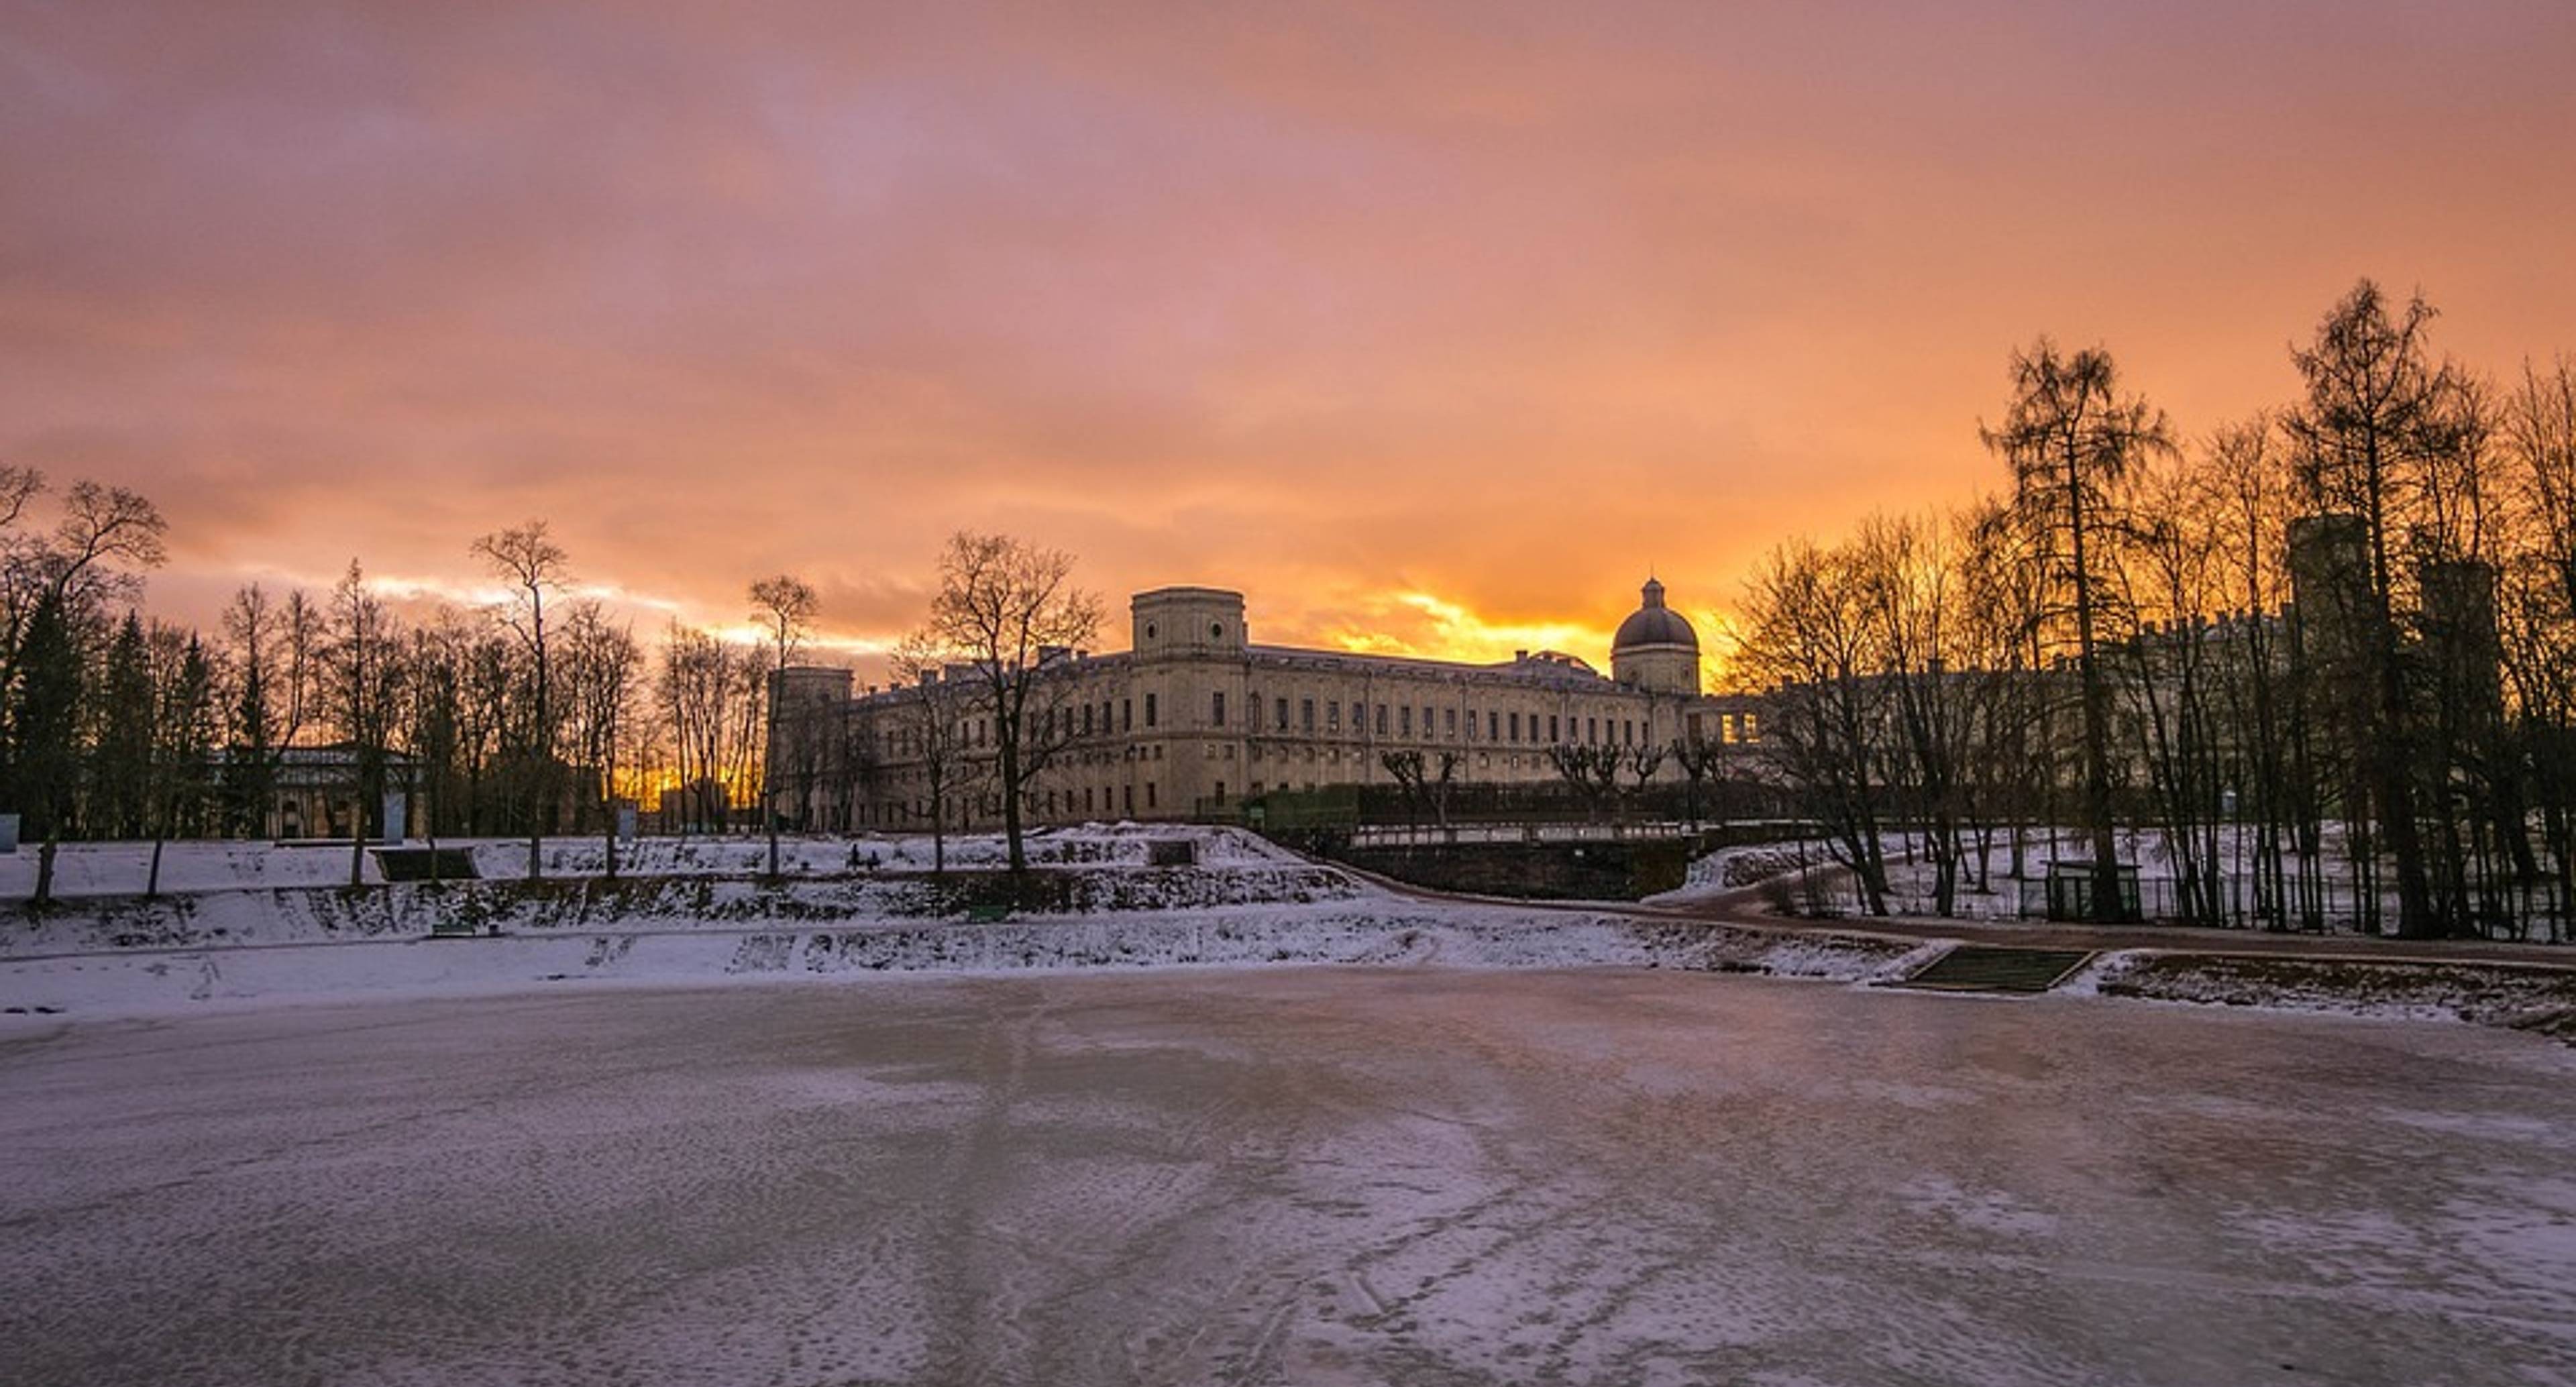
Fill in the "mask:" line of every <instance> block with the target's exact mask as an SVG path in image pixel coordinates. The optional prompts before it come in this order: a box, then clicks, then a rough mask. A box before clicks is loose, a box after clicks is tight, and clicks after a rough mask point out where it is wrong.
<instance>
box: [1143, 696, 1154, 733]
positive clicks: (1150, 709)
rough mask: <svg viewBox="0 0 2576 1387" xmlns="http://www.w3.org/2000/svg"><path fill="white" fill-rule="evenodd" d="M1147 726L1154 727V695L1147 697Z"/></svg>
mask: <svg viewBox="0 0 2576 1387" xmlns="http://www.w3.org/2000/svg"><path fill="white" fill-rule="evenodd" d="M1145 725H1146V726H1147V727H1151V726H1153V725H1154V696H1153V695H1152V694H1147V695H1145Z"/></svg>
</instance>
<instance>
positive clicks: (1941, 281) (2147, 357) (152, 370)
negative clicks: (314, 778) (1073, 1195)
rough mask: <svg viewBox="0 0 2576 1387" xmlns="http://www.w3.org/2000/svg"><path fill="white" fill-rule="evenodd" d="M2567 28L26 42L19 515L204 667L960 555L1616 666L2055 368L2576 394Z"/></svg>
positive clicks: (1547, 21)
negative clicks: (2077, 358) (509, 559)
mask: <svg viewBox="0 0 2576 1387" xmlns="http://www.w3.org/2000/svg"><path fill="white" fill-rule="evenodd" d="M2571 71H2576V6H2571V5H2568V4H2566V3H2565V0H2530V3H2504V2H2503V0H2455V2H2453V3H2398V2H2397V0H2338V2H2336V3H2287V2H2284V3H2233V2H2231V3H2220V2H2218V0H2163V3H2140V4H2110V3H2095V4H2076V3H2068V4H2058V5H2046V6H2033V5H2026V4H2018V3H2002V2H2000V0H1954V3H1948V4H1943V5H1919V4H1856V5H1835V4H1800V3H1779V4H1764V3H1740V4H1718V3H1708V2H1707V0H1698V2H1696V3H1674V4H1659V3H1637V4H1607V3H1605V4H1601V5H1568V4H1564V3H1561V0H1552V2H1550V3H1521V2H1520V0H1458V2H1457V3H1446V4H1391V3H1382V2H1380V0H1368V2H1362V0H1354V2H1353V3H1338V2H1337V0H1335V2H1327V3H1312V2H1292V0H1282V3H1275V4H1263V5H1224V4H1194V3H1168V4H1141V3H1114V2H1113V3H1104V4H1082V3H1063V2H1061V0H1059V3H1045V4H1031V5H989V6H988V5H974V4H966V3H955V4H950V3H938V4H913V5H875V4H858V3H849V2H848V0H836V2H835V3H788V4H760V3H732V4H724V3H694V2H693V0H661V2H659V3H656V2H654V0H635V3H623V4H612V3H604V2H603V3H578V4H573V3H567V4H537V3H498V2H497V0H495V2H486V0H442V3H439V4H434V5H428V4H418V3H410V2H409V0H403V2H401V3H376V2H374V0H333V2H332V3H290V2H289V0H222V3H213V4H210V3H204V2H203V0H188V2H186V3H167V4H145V3H120V2H119V0H67V2H66V3H31V0H0V461H5V462H13V463H18V464H23V465H30V466H35V467H39V468H41V469H43V470H44V471H45V472H46V473H47V474H48V475H49V476H50V477H51V478H53V479H54V481H55V483H56V485H57V486H60V485H61V484H64V483H67V482H69V481H70V480H72V479H75V478H81V477H90V478H95V479H98V480H100V481H104V482H110V483H113V484H117V485H123V486H129V487H132V488H135V489H137V490H139V491H142V492H143V493H145V494H146V495H148V496H149V497H151V498H152V499H153V500H154V501H155V502H157V503H158V504H159V506H160V507H161V509H162V510H163V511H164V512H165V513H166V514H167V516H168V517H169V520H170V525H171V528H170V535H169V548H170V556H169V562H168V564H167V566H166V567H165V568H164V569H163V570H162V571H161V572H159V573H157V574H156V575H154V577H153V580H152V587H151V598H150V603H151V606H152V607H153V609H154V610H156V611H160V612H164V613H166V614H169V615H172V616H175V617H178V618H180V619H183V620H190V621H200V622H202V621H209V620H211V619H212V618H213V616H214V614H215V612H216V611H217V610H218V609H219V607H220V605H221V604H222V602H223V600H224V597H225V595H226V594H228V593H229V592H231V591H232V590H233V589H234V588H235V587H237V586H238V585H240V584H241V583H244V582H248V581H252V580H258V581H263V582H266V583H269V584H271V585H281V584H303V585H307V586H311V587H315V588H320V587H325V586H327V585H328V584H329V583H330V582H331V581H332V580H333V579H334V578H335V577H336V576H337V575H338V574H339V573H340V572H341V571H343V570H344V569H345V568H346V567H347V565H348V563H349V561H350V560H351V559H352V558H355V559H358V560H360V561H362V563H363V564H364V566H365V569H366V571H367V572H368V573H370V574H371V575H374V576H375V577H376V578H377V579H379V580H381V581H382V582H384V583H385V584H386V585H387V586H388V587H389V588H390V589H391V590H394V591H396V592H398V593H403V594H414V595H421V596H424V597H430V596H441V595H443V596H446V597H448V598H451V599H452V600H456V601H459V602H472V601H475V600H478V597H479V596H482V595H485V594H486V592H487V590H488V589H489V584H488V582H486V580H485V579H484V578H483V577H482V575H481V574H480V572H479V570H478V569H477V567H476V565H475V562H474V560H473V559H472V558H471V557H470V555H469V554H468V546H469V544H470V542H471V541H472V539H473V538H474V537H475V536H476V535H479V534H482V533H485V532H488V531H492V530H497V529H501V528H504V527H507V526H511V525H515V524H518V523H520V522H522V521H525V520H527V519H530V518H537V517H541V518H543V519H545V520H546V521H547V522H548V523H549V524H550V525H551V526H552V528H553V530H554V532H555V534H556V536H557V537H558V539H559V540H560V541H561V542H562V544H563V545H564V547H565V548H566V550H567V551H568V552H569V554H570V556H571V559H572V565H573V569H574V571H575V574H576V576H577V577H578V579H579V580H580V581H581V583H582V584H583V585H584V586H585V588H586V589H588V590H591V591H595V592H598V593H601V594H605V595H608V596H610V597H611V598H613V599H614V600H615V601H617V602H618V603H620V604H621V605H622V606H623V607H624V608H625V609H626V610H629V611H631V612H633V613H635V614H636V616H637V618H638V625H639V628H644V629H651V628H658V627H659V626H660V625H661V624H662V623H663V622H665V621H666V620H669V619H673V618H677V619H681V620H686V621H691V622H698V623H706V624H715V625H738V624H743V623H744V622H745V621H746V618H747V611H746V608H747V604H746V601H745V598H744V589H745V588H746V586H747V585H748V584H749V582H750V581H751V580H753V579H755V578H757V577H760V576H763V575H766V574H769V573H775V572H781V571H786V572H792V573H795V574H798V575H801V576H803V577H805V578H806V579H808V580H809V581H811V582H812V583H813V584H814V585H815V586H816V587H817V588H818V589H819V591H820V593H821V596H822V613H821V630H820V637H821V644H820V647H819V648H820V650H821V651H822V652H823V653H824V654H825V655H826V656H829V657H855V658H859V659H861V661H862V667H863V669H864V668H867V667H868V665H867V663H866V657H867V654H868V652H870V651H873V650H877V649H881V648H882V647H883V646H884V645H885V644H886V643H888V642H890V641H891V640H892V639H893V638H894V637H895V636H896V635H898V634H899V633H901V632H902V631H903V630H905V629H906V628H908V627H910V626H913V625H915V624H917V623H918V622H919V621H920V620H921V619H922V617H923V615H924V614H925V611H926V607H927V603H928V597H929V593H930V591H931V587H932V584H933V583H934V581H935V563H936V557H937V553H938V550H939V548H940V545H941V543H942V542H943V540H944V539H945V537H946V536H947V535H949V534H950V533H952V532H954V531H957V530H960V529H975V530H985V531H996V530H997V531H1002V532H1006V533H1009V534H1013V535H1016V536H1019V537H1021V538H1024V539H1026V540H1029V541H1031V542H1034V543H1038V544H1042V545H1046V546H1050V547H1055V548H1061V549H1064V550H1067V551H1069V552H1071V553H1073V554H1074V555H1076V556H1077V557H1078V559H1079V561H1080V567H1079V570H1078V572H1079V575H1080V579H1081V581H1082V582H1083V583H1084V584H1085V585H1086V586H1088V587H1089V588H1091V589H1093V590H1095V591H1097V592H1099V593H1101V594H1103V595H1104V596H1106V597H1107V598H1109V599H1110V607H1111V611H1112V620H1111V622H1110V623H1109V626H1108V628H1106V629H1104V631H1103V633H1102V638H1101V640H1100V641H1099V642H1098V646H1099V648H1103V649H1115V648H1120V647H1123V645H1124V644H1125V640H1126V632H1125V617H1124V599H1125V597H1126V595H1127V594H1129V593H1131V592H1134V591H1137V590H1141V589H1144V588H1149V587H1154V586H1160V585H1165V584H1174V583H1205V584H1213V585H1218V586H1224V587H1231V588H1236V589H1240V590H1242V591H1244V592H1245V593H1246V594H1247V597H1248V602H1249V616H1250V625H1251V628H1252V634H1253V637H1254V639H1256V640H1259V641H1264V642H1272V643H1285V644H1313V645H1323V646H1330V647H1348V648H1360V649H1379V650H1389V651H1408V652H1415V653H1425V654H1434V655H1448V656H1456V657H1462V658H1476V659H1490V658H1500V657H1504V656H1508V655H1509V654H1510V652H1511V651H1512V650H1514V649H1519V648H1539V647H1553V648H1560V649H1565V650H1568V651H1571V652H1572V653H1574V654H1577V655H1581V656H1584V657H1586V658H1588V659H1591V660H1593V661H1594V662H1595V663H1596V664H1600V663H1605V662H1606V649H1605V647H1606V643H1607V639H1608V631H1609V629H1610V628H1611V627H1612V626H1614V625H1616V623H1617V622H1618V620H1619V619H1620V618H1621V617H1622V616H1623V615H1625V614H1626V613H1627V612H1628V611H1629V610H1631V609H1632V608H1633V607H1635V605H1636V603H1637V587H1638V585H1639V584H1640V583H1641V582H1642V581H1643V580H1644V579H1645V577H1646V576H1647V574H1648V573H1649V571H1650V570H1651V571H1652V572H1653V573H1654V574H1656V575H1657V576H1659V577H1660V578H1661V579H1662V580H1663V581H1664V582H1665V583H1666V584H1667V585H1668V586H1669V588H1670V589H1671V600H1672V602H1673V604H1674V605H1675V606H1677V607H1680V608H1682V609H1683V610H1684V611H1685V612H1687V613H1689V614H1691V615H1692V616H1693V617H1694V619H1695V620H1698V621H1699V622H1700V623H1701V627H1702V630H1703V633H1704V637H1705V638H1706V639H1705V641H1704V643H1705V644H1708V645H1710V646H1711V647H1712V650H1713V652H1714V647H1715V646H1716V645H1717V644H1718V642H1717V641H1716V639H1715V635H1714V623H1715V622H1716V621H1717V620H1718V619H1719V616H1720V614H1722V612H1723V611H1724V609H1726V608H1727V607H1728V606H1730V605H1731V604H1732V602H1733V600H1734V599H1735V596H1736V594H1737V592H1738V591H1739V589H1740V584H1741V582H1742V579H1743V576H1744V575H1745V573H1746V572H1747V571H1748V569H1749V568H1750V567H1751V565H1752V563H1753V562H1754V561H1755V560H1756V559H1757V558H1758V557H1759V556H1760V555H1761V553H1762V552H1763V551H1765V550H1766V549H1768V548H1769V547H1771V546H1772V545H1774V544H1776V543H1778V542H1780V541H1781V540H1783V539H1785V538H1787V537H1788V536H1790V535H1792V534H1795V533H1802V532H1803V533H1813V534H1818V535H1828V536H1829V535H1832V534H1836V533H1839V532H1841V531H1842V530H1844V529H1846V528H1847V527H1848V526H1850V525H1851V524H1852V523H1853V522H1855V521H1856V520H1857V519H1858V518H1859V517H1860V516H1861V515H1862V514H1864V513H1866V512H1868V511H1871V510H1873V509H1877V510H1912V509H1919V508H1926V507H1932V506H1940V505H1950V504H1956V503H1958V502H1961V501H1964V500H1966V499H1968V498H1969V497H1971V496H1973V495H1974V494H1976V493H1977V492H1979V491H1981V490H1984V489H1988V488H1991V487H1993V486H1995V485H1997V484H1998V482H1999V481H2000V479H2001V470H2000V467H1999V465H1998V464H1997V463H1996V462H1995V461H1994V460H1993V459H1992V458H1991V457H1989V456H1988V455H1987V454H1986V453H1985V452H1984V450H1983V449H1982V448H1981V446H1980V445H1979V443H1978V437H1977V425H1978V421H1979V420H1980V419H1981V418H1983V419H1992V418H1995V417H1997V416H1998V415H1999V414H2000V413H2001V411H2002V408H2003V405H2004V397H2005V387H2006V376H2005V365H2006V360H2007V357H2008V354H2009V353H2010V352H2011V351H2012V349H2013V348H2014V347H2016V346H2018V345H2022V344H2025V343H2027V342H2029V341H2030V340H2031V339H2033V338H2034V337H2036V336H2038V335H2040V334H2042V333H2047V334H2052V335H2054V336H2056V337H2057V338H2058V339H2059V340H2061V341H2063V342H2067V343H2069V344H2073V345H2093V344H2097V343H2098V344H2101V345H2105V346H2107V347H2108V348H2109V349H2110V350H2111V351H2112V352H2113V353H2114V355H2115V356H2116V357H2117V359H2118V361H2119V362H2120V365H2121V368H2122V371H2123V374H2124V376H2125V378H2126V381H2127V383H2128V384H2129V385H2130V386H2132V387H2134V388H2136V389H2138V390H2141V391H2143V392H2145V393H2146V394H2147V395H2148V396H2149V397H2151V398H2152V399H2153V400H2155V401H2156V402H2157V403H2159V404H2161V405H2163V406H2165V407H2166V408H2167V409H2169V410H2170V411H2171V412H2172V414H2173V417H2174V420H2175V422H2176V424H2177V425H2178V426H2179V427H2180V428H2181V429H2182V430H2183V431H2184V432H2185V433H2186V434H2187V435H2194V436H2197V435H2200V434H2204V433H2206V432H2207V431H2208V430H2209V429H2211V428H2213V427H2215V426H2217V425H2220V424H2222V423H2226V422H2229V421H2232V420H2235V419H2238V418H2242V417H2244V416H2246V415H2247V414H2250V413H2251V412H2252V411H2254V410H2257V409H2260V408H2264V407H2266V406H2272V405H2277V404H2280V403H2284V402H2286V401H2287V400H2289V399H2290V398H2291V397H2292V395H2293V393H2294V391H2295V389H2296V375H2295V372H2294V370H2293V369H2292V367H2291V364H2290V360H2289V345H2290V343H2291V342H2292V341H2294V340H2298V339H2301V338H2304V337H2305V336H2306V335H2307V334H2308V333H2309V331H2310V330H2311V329H2312V327H2313V325H2314V323H2315V321H2316V319H2317V318H2318V317H2319V316H2320V315H2321V314H2322V313H2323V312H2324V311H2325V309H2326V308H2327V307H2328V305H2330V304H2331V303H2332V302H2333V300H2334V299H2335V298H2337V297H2338V296H2339V295H2341V294H2342V293H2343V292H2345V291H2346V290H2348V289H2349V288H2350V287H2351V285H2352V284H2353V282H2354V281H2355V280H2356V279H2357V278H2359V277H2362V276H2371V277H2374V278H2377V279H2379V280H2380V281H2382V282H2383V283H2385V284H2388V285H2390V286H2391V287H2393V288H2395V289H2397V290H2399V291H2400V292H2403V291H2406V290H2410V289H2416V288H2420V289H2421V290H2422V291H2423V292H2424V293H2425V295H2426V296H2427V297H2429V298H2430V299H2431V300H2432V301H2433V302H2434V303H2435V304H2436V305H2438V306H2439V307H2440V308H2441V309H2442V310H2443V317H2442V319H2441V322H2440V324H2439V330H2438V333H2437V338H2436V341H2437V345H2439V346H2440V347H2442V348H2445V349H2447V350H2449V351H2451V352H2454V353H2456V354H2457V355H2459V356H2460V357H2461V358H2462V359H2464V360H2466V361H2468V362H2470V363H2472V364H2474V365H2477V366H2480V367H2483V368H2485V369H2488V370H2491V371H2498V372H2507V371H2513V370H2517V369H2518V368H2519V365H2520V363H2521V362H2522V361H2523V360H2524V359H2525V358H2526V357H2531V358H2536V359H2540V360H2544V361H2545V360H2547V359H2548V358H2550V357H2552V356H2553V355H2555V354H2558V353H2560V352H2564V351H2571V350H2576V253H2571V252H2576V136H2571V133H2570V132H2576V83H2571V82H2570V81H2569V80H2568V74H2569V73H2570V72H2571Z"/></svg>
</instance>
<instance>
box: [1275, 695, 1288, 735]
mask: <svg viewBox="0 0 2576 1387" xmlns="http://www.w3.org/2000/svg"><path fill="white" fill-rule="evenodd" d="M1277 712H1278V714H1279V717H1278V723H1279V730H1280V731H1282V732H1285V731H1287V730H1288V700H1286V699H1284V698H1283V699H1280V700H1279V707H1278V709H1277Z"/></svg>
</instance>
